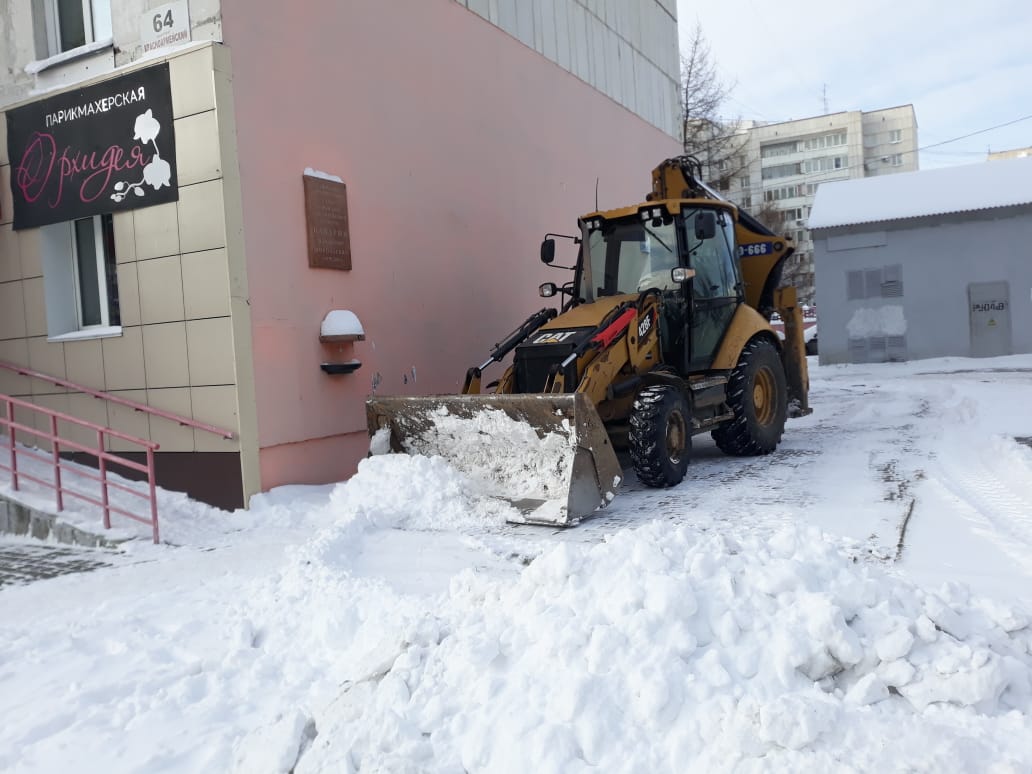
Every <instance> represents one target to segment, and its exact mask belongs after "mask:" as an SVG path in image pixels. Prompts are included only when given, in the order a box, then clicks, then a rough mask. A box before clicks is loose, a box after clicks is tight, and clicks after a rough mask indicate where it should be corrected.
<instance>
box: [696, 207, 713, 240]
mask: <svg viewBox="0 0 1032 774" xmlns="http://www.w3.org/2000/svg"><path fill="white" fill-rule="evenodd" d="M716 233H717V215H716V213H714V212H711V211H705V212H697V213H696V214H695V238H696V239H712V238H713V237H714V236H715V235H716Z"/></svg>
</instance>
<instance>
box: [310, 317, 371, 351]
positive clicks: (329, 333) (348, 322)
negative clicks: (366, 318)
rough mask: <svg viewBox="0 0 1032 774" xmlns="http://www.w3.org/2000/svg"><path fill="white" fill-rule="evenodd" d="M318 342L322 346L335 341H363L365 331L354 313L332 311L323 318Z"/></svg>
mask: <svg viewBox="0 0 1032 774" xmlns="http://www.w3.org/2000/svg"><path fill="white" fill-rule="evenodd" d="M319 341H321V342H323V343H324V344H330V343H333V342H337V341H365V329H363V328H362V323H361V321H360V320H359V319H358V315H356V314H355V313H354V312H352V311H349V310H347V309H334V310H333V311H332V312H330V313H329V314H327V315H326V317H325V318H323V321H322V327H321V328H320V330H319Z"/></svg>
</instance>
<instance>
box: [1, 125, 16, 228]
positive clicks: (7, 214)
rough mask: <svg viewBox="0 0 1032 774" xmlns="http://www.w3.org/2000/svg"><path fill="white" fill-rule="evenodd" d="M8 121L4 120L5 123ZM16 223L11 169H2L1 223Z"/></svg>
mask: <svg viewBox="0 0 1032 774" xmlns="http://www.w3.org/2000/svg"><path fill="white" fill-rule="evenodd" d="M6 120H7V119H6V118H4V121H6ZM13 221H14V199H13V198H12V195H11V167H10V165H5V166H2V167H0V223H11V222H13Z"/></svg>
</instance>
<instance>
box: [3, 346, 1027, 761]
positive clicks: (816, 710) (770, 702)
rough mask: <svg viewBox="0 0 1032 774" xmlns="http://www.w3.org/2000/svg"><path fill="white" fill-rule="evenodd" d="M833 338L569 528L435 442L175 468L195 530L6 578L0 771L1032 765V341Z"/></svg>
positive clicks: (182, 514)
mask: <svg viewBox="0 0 1032 774" xmlns="http://www.w3.org/2000/svg"><path fill="white" fill-rule="evenodd" d="M811 362H812V361H811ZM812 368H813V370H812V373H811V378H812V390H811V403H812V405H813V406H814V409H815V410H814V413H813V415H812V416H810V417H806V418H803V419H797V420H792V421H790V422H789V425H788V427H787V430H786V434H785V439H784V442H783V444H782V446H781V447H780V448H779V450H778V451H777V452H776V453H775V454H772V455H770V456H769V457H763V458H749V459H732V458H728V457H725V456H723V455H722V454H720V453H719V452H718V451H717V450H716V448H715V447H714V446H713V445H712V443H710V442H709V440H708V439H696V440H697V445H696V449H695V450H694V455H693V459H692V464H691V466H690V468H689V476H688V478H687V479H686V480H685V481H684V482H683V483H682V484H681V485H680V486H678V487H675V488H673V489H668V490H647V489H643V488H641V487H640V486H638V485H637V484H636V482H634V481H633V476H631V477H630V480H629V481H628V482H627V483H626V485H625V488H624V490H623V491H622V493H621V494H620V496H619V497H618V498H617V499H616V500H615V501H614V502H613V503H612V505H611V506H610V508H609V509H607V510H606V511H604V512H601V513H599V514H598V515H597V516H596V517H594V518H592V519H590V520H586V521H585V522H584V523H583V524H582V525H581V526H579V527H577V528H575V529H570V530H563V531H556V530H552V529H544V528H534V527H524V526H514V525H510V524H506V523H505V522H504V516H505V508H504V507H503V506H501V505H500V504H498V503H496V502H492V501H489V500H486V499H484V498H480V497H478V496H476V495H475V494H474V493H472V492H471V491H470V488H469V487H468V485H467V484H466V482H465V481H464V480H463V478H462V477H461V476H460V475H459V474H458V473H457V472H456V471H455V470H453V469H451V468H449V467H448V466H447V465H445V464H443V462H442V461H441V460H435V459H428V458H420V457H395V456H390V455H387V456H377V457H371V458H369V459H368V460H366V461H365V462H363V465H362V467H361V469H360V472H359V474H358V475H357V476H355V477H354V478H353V479H351V480H350V481H349V482H347V483H345V484H341V485H338V486H336V487H324V488H287V489H284V490H281V491H277V492H273V493H272V494H270V495H266V496H263V497H261V498H258V499H257V501H256V503H255V504H253V506H252V508H251V510H250V511H247V512H238V513H235V514H222V513H218V512H214V511H211V510H210V509H206V508H205V507H203V506H200V505H199V504H197V503H191V502H189V501H186V500H184V499H183V498H181V497H179V496H176V495H173V494H166V495H164V500H163V503H162V508H163V513H164V514H165V516H164V529H165V530H166V534H168V536H169V539H170V540H171V541H172V542H175V543H177V544H178V545H179V546H180V547H178V548H170V547H152V546H149V545H146V544H144V543H142V542H140V543H136V542H134V543H131V544H130V545H129V546H128V547H127V548H126V550H125V552H124V554H123V555H120V556H119V557H116V558H111V557H108V556H105V561H106V562H107V563H109V564H111V565H113V566H108V567H99V568H97V569H95V570H93V571H92V572H90V573H88V574H83V575H77V576H68V577H61V578H54V579H50V580H43V581H38V582H35V583H33V584H31V585H26V586H5V587H3V588H2V589H0V613H2V615H0V681H2V683H0V684H2V685H3V686H4V690H3V691H0V712H3V715H4V717H5V719H6V720H5V723H4V724H0V770H4V771H7V770H10V771H15V772H52V771H64V770H69V769H70V768H74V769H75V770H77V771H98V772H99V771H104V772H122V771H127V772H128V771H132V772H193V771H237V772H248V774H250V773H251V772H286V771H291V770H293V771H296V772H298V774H303V773H304V772H330V771H333V772H337V771H370V772H372V771H375V772H409V771H410V772H453V771H454V772H461V771H490V772H495V771H502V772H507V771H512V772H525V771H542V772H548V771H555V772H580V771H598V772H637V771H642V772H650V773H651V772H683V771H707V772H710V771H800V770H807V771H836V772H837V771H871V770H886V771H936V772H940V771H958V772H962V771H963V772H966V771H972V772H974V771H999V772H1020V771H1029V770H1032V630H1030V616H1029V611H1030V610H1032V447H1029V446H1028V445H1027V444H1026V440H1027V439H1028V438H1032V411H1028V410H1027V409H1026V408H1025V405H1026V403H1027V396H1028V395H1029V394H1030V392H1032V389H1030V388H1032V357H1027V356H1022V357H1012V358H1000V359H996V360H991V361H972V360H964V359H950V360H936V361H921V362H916V363H907V364H888V365H878V366H874V365H872V366H840V367H822V368H816V367H813V366H812ZM83 518H91V517H90V516H89V515H84V517H83Z"/></svg>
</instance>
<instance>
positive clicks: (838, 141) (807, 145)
mask: <svg viewBox="0 0 1032 774" xmlns="http://www.w3.org/2000/svg"><path fill="white" fill-rule="evenodd" d="M845 144H846V133H845V132H835V133H834V134H824V135H821V136H820V137H811V138H810V139H808V140H806V141H804V142H803V148H804V149H806V150H820V149H822V148H835V147H838V146H840V145H845Z"/></svg>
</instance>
